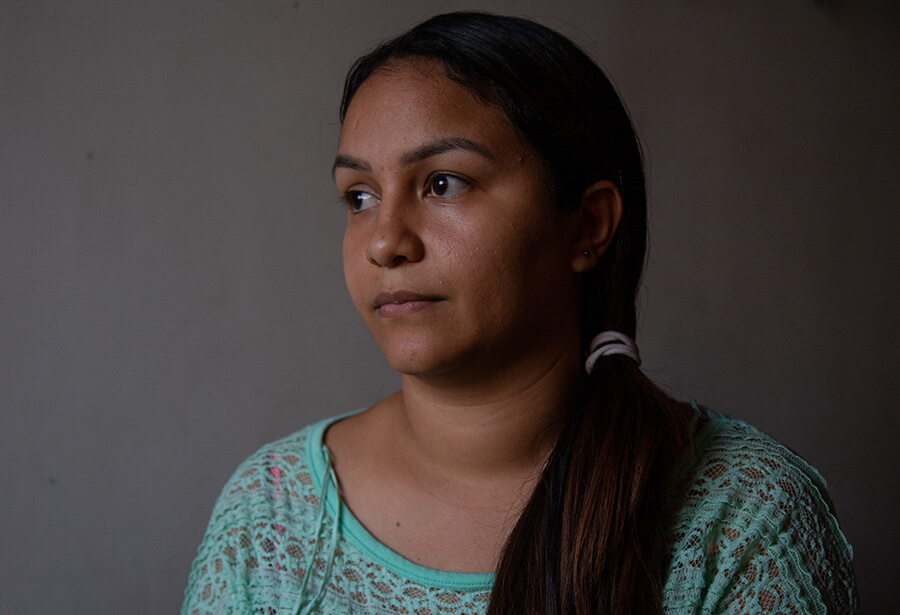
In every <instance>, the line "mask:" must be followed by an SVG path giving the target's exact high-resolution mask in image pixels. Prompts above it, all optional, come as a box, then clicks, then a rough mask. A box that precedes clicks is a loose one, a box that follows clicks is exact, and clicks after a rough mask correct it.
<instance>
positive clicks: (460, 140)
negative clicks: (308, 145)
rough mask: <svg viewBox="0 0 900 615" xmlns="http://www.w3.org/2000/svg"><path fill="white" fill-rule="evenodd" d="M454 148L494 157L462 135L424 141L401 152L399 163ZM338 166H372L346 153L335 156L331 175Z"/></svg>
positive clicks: (413, 160)
mask: <svg viewBox="0 0 900 615" xmlns="http://www.w3.org/2000/svg"><path fill="white" fill-rule="evenodd" d="M454 150H463V151H467V152H474V153H476V154H478V155H480V156H483V157H485V158H487V159H488V160H494V159H495V158H494V155H493V154H492V153H491V151H490V150H489V149H488V148H486V147H485V146H483V145H481V144H479V143H476V142H475V141H471V140H469V139H466V138H464V137H447V138H445V139H439V140H437V141H435V142H434V143H426V144H425V145H423V146H421V147H417V148H416V149H414V150H412V151H411V152H407V153H406V154H403V156H402V157H401V158H400V164H401V165H403V166H405V167H406V166H409V165H411V164H415V163H417V162H421V161H422V160H425V159H427V158H431V157H432V156H437V155H439V154H443V153H445V152H451V151H454ZM339 168H341V169H351V170H354V171H368V172H371V171H372V167H371V165H369V163H368V162H364V161H362V160H360V159H358V158H354V157H353V156H348V155H346V154H338V155H337V156H336V157H335V159H334V165H333V166H332V167H331V174H332V176H333V175H334V172H335V171H336V170H337V169H339Z"/></svg>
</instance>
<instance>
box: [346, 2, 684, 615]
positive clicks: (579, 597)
mask: <svg viewBox="0 0 900 615" xmlns="http://www.w3.org/2000/svg"><path fill="white" fill-rule="evenodd" d="M412 58H426V59H433V60H436V61H438V62H440V63H442V64H443V66H444V68H445V70H446V72H447V75H448V77H449V78H451V79H453V80H454V81H457V82H458V83H460V84H462V85H464V86H465V87H467V88H469V89H470V90H471V91H472V92H474V93H475V94H476V95H477V96H479V97H480V98H481V99H482V100H484V101H485V102H487V103H488V104H492V105H496V106H498V107H499V108H501V109H502V110H503V111H504V113H505V114H506V116H507V117H508V118H509V120H510V121H511V122H512V124H513V126H514V127H515V128H516V130H517V131H518V132H519V134H520V135H521V137H522V138H523V140H524V141H525V142H526V143H528V145H529V146H530V147H531V148H532V149H533V150H534V152H535V153H536V154H537V155H538V156H539V158H540V159H541V160H542V161H543V163H544V165H545V167H546V169H547V172H548V178H549V182H550V188H551V191H552V193H553V194H554V195H555V197H556V199H557V201H558V203H559V205H560V206H561V207H564V208H570V207H577V206H578V203H579V200H580V195H581V193H582V192H583V191H584V190H585V188H587V187H588V186H590V185H591V184H592V183H594V182H596V181H599V180H604V179H606V180H610V181H613V182H614V183H615V184H616V185H617V186H618V188H619V190H620V191H621V193H622V197H623V201H624V211H623V216H622V219H621V222H620V224H619V227H618V229H617V231H616V233H615V235H614V237H613V240H612V243H611V244H610V246H609V248H608V249H607V251H606V252H605V253H604V255H603V256H602V258H601V259H600V261H599V262H598V264H597V266H596V267H594V268H593V269H592V270H591V271H589V272H587V273H585V274H583V279H582V306H581V315H582V316H581V337H582V347H583V349H584V350H585V351H586V350H587V346H588V344H589V343H590V340H591V338H592V337H593V336H595V335H596V334H597V333H599V332H601V331H605V330H615V331H620V332H622V333H624V334H626V335H629V336H631V337H634V335H635V329H636V321H637V318H636V307H635V303H636V298H637V292H638V287H639V285H640V279H641V274H642V271H643V263H644V253H645V250H646V241H647V202H646V189H645V185H644V172H643V164H642V160H641V152H640V146H639V144H638V140H637V137H636V135H635V132H634V129H633V127H632V124H631V121H630V119H629V117H628V113H627V112H626V110H625V107H624V105H623V104H622V101H621V100H620V98H619V96H618V94H617V93H616V91H615V88H614V87H613V85H612V84H611V83H610V81H609V79H608V78H607V77H606V75H605V74H604V73H603V71H602V70H601V69H600V68H599V67H598V66H597V65H596V64H595V63H594V62H593V60H591V59H590V58H589V57H588V56H587V55H586V54H585V53H584V52H583V51H581V49H579V48H578V47H577V46H576V45H575V44H573V43H572V42H571V41H570V40H568V39H567V38H565V37H564V36H562V35H561V34H559V33H557V32H555V31H553V30H550V29H549V28H546V27H544V26H541V25H539V24H537V23H535V22H532V21H528V20H525V19H519V18H514V17H501V16H496V15H489V14H484V13H451V14H446V15H439V16H437V17H433V18H431V19H429V20H428V21H425V22H424V23H422V24H420V25H418V26H416V27H414V28H413V29H411V30H410V31H408V32H406V33H405V34H402V35H400V36H398V37H397V38H395V39H393V40H391V41H388V42H386V43H384V44H382V45H381V46H380V47H378V48H377V49H375V50H374V51H373V52H371V53H370V54H368V55H366V56H363V57H362V58H360V59H359V60H357V62H356V63H355V64H354V65H353V67H352V68H351V70H350V73H349V74H348V76H347V80H346V82H345V85H344V96H343V100H342V102H341V120H342V121H343V119H344V117H345V115H346V112H347V107H348V106H349V105H350V102H351V100H352V99H353V96H354V94H355V93H356V91H357V90H358V88H359V87H360V85H362V83H363V82H364V81H365V80H366V79H368V78H369V77H370V76H371V75H372V73H373V72H375V71H376V70H378V69H379V68H381V67H383V66H385V64H387V63H390V62H397V61H402V60H404V59H412ZM689 422H690V412H689V410H687V409H685V408H684V407H683V406H682V405H681V404H678V403H677V402H675V401H674V400H673V399H671V398H670V397H669V396H667V395H666V394H665V393H664V392H663V391H661V390H660V389H659V388H658V387H657V386H656V385H654V384H653V383H652V382H651V381H650V380H649V379H648V378H647V377H646V376H644V374H643V372H641V370H640V369H639V368H638V366H637V365H636V364H635V363H634V361H632V360H631V359H629V358H626V357H624V356H621V355H615V356H610V357H604V358H602V359H601V360H600V361H598V363H597V365H596V366H595V368H594V370H593V372H592V373H591V375H590V376H589V377H587V378H586V379H585V383H584V387H583V391H582V394H581V396H580V400H579V402H578V404H577V405H576V407H574V408H573V409H572V412H571V416H570V418H569V420H568V423H567V425H566V427H565V428H564V430H563V432H562V435H561V436H560V438H559V440H558V442H557V444H556V447H555V449H554V450H553V452H552V454H551V455H550V458H549V459H548V461H547V463H546V465H545V467H544V470H543V474H542V476H541V480H540V482H539V483H538V485H537V487H536V488H535V491H534V493H533V495H532V497H531V499H530V501H529V502H528V504H527V505H526V507H525V509H524V511H523V512H522V515H521V517H520V518H519V520H518V523H517V524H516V526H515V528H514V529H513V531H512V533H511V535H510V537H509V539H508V542H507V544H506V546H505V549H504V552H503V555H502V557H501V561H500V564H499V566H498V570H497V574H496V580H495V583H494V588H493V592H492V594H491V602H490V606H489V607H488V613H489V614H497V615H498V614H504V615H512V614H516V615H518V614H530V615H569V614H574V613H578V614H600V613H622V614H626V613H627V614H629V615H630V614H633V613H647V614H650V613H653V614H658V613H661V610H662V604H661V592H662V582H663V575H664V574H665V569H666V566H667V562H668V549H667V544H666V540H665V523H666V519H665V518H664V514H663V510H664V503H663V501H662V493H661V489H662V480H663V477H664V472H665V469H666V466H667V465H668V464H669V463H670V462H671V461H672V460H673V458H674V457H675V456H676V455H677V454H678V452H679V451H680V450H681V449H682V448H683V447H684V445H685V443H686V441H687V438H688V426H689Z"/></svg>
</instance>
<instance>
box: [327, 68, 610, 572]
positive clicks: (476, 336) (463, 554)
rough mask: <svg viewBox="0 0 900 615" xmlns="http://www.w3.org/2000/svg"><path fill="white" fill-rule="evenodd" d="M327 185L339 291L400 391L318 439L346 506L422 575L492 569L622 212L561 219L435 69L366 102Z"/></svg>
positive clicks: (566, 398) (556, 416) (470, 103)
mask: <svg viewBox="0 0 900 615" xmlns="http://www.w3.org/2000/svg"><path fill="white" fill-rule="evenodd" d="M334 171H335V172H334V176H335V182H336V184H337V188H338V190H339V192H340V193H341V194H342V195H343V196H344V198H345V200H346V201H347V204H348V213H347V228H346V232H345V236H344V245H343V256H344V273H345V277H346V281H347V287H348V289H349V291H350V295H351V298H352V300H353V302H354V305H355V306H356V308H357V310H358V312H359V313H360V316H361V317H362V319H363V321H364V322H365V323H366V325H367V327H368V328H369V331H370V332H371V333H372V335H373V337H374V338H375V341H376V342H377V343H378V345H379V347H380V348H381V350H382V352H383V353H384V355H385V357H386V358H387V360H388V362H389V363H390V364H391V366H392V367H393V368H394V369H396V370H397V371H398V372H400V373H401V374H402V383H403V384H402V390H401V391H400V392H399V393H397V394H395V395H393V396H391V397H389V398H387V399H386V400H384V401H382V402H380V403H379V404H376V405H375V406H373V407H372V408H371V409H369V410H368V411H367V412H364V413H362V414H359V415H356V416H354V417H352V418H350V419H346V420H344V421H341V422H339V423H337V424H336V425H334V426H333V427H332V428H331V429H330V430H329V431H328V433H327V434H326V444H327V445H328V447H329V448H330V449H331V452H332V455H333V458H334V463H335V470H336V472H337V475H338V477H339V480H340V483H341V489H342V496H343V498H344V500H345V502H346V504H347V505H348V507H349V508H350V510H351V511H352V512H353V513H354V515H355V516H356V517H357V518H358V519H359V520H360V522H361V523H362V524H363V525H364V526H365V527H366V528H367V529H368V530H369V531H370V532H371V533H372V534H373V535H374V536H375V537H376V538H377V539H378V540H380V541H381V542H382V543H384V544H385V545H387V546H388V547H390V548H391V549H393V550H394V551H396V552H398V553H400V554H401V555H403V556H405V557H407V558H408V559H410V560H412V561H415V562H417V563H420V564H422V565H425V566H428V567H431V568H438V569H442V570H453V571H462V572H486V571H490V570H493V569H494V567H495V565H496V559H497V556H498V554H499V552H500V550H501V548H502V545H503V542H504V541H505V539H506V537H507V535H508V532H509V530H510V529H511V528H512V525H513V524H514V522H515V519H516V518H517V517H518V515H519V512H520V511H521V508H522V506H523V505H524V504H525V502H526V500H527V498H528V496H529V495H530V493H531V491H532V489H533V486H534V481H535V480H536V478H537V476H538V475H539V472H540V468H541V466H542V464H543V462H544V460H545V459H546V456H547V455H548V454H549V451H550V449H551V448H552V446H553V443H554V441H555V439H556V436H557V434H558V426H559V425H560V422H561V419H562V418H563V417H564V415H565V412H566V409H567V408H568V407H569V406H570V404H571V402H572V396H573V395H574V394H575V393H574V392H575V391H576V390H577V388H578V384H579V381H580V378H581V373H582V372H581V370H582V369H583V368H582V366H581V350H580V346H579V324H578V299H579V276H578V274H579V273H580V272H582V271H585V270H587V269H589V268H590V267H591V266H593V265H594V264H595V263H596V260H597V258H599V256H600V255H601V254H602V252H603V249H604V248H605V247H606V245H607V244H608V242H609V240H610V238H611V236H612V233H613V231H614V230H615V226H616V224H617V222H618V219H619V216H620V215H621V197H620V196H619V194H618V191H617V190H616V189H615V187H614V186H612V185H611V184H608V182H598V183H597V184H595V185H594V186H591V187H590V188H589V189H588V190H586V191H585V193H584V198H583V202H582V206H581V207H580V208H576V209H574V210H572V211H568V212H564V211H562V210H561V209H560V208H559V207H557V206H556V205H555V203H554V201H553V199H552V197H551V195H549V194H548V191H547V187H546V182H545V176H544V170H543V166H542V164H541V162H540V161H539V160H538V159H537V158H536V157H535V155H534V154H533V153H532V152H531V150H530V149H529V148H528V147H527V146H526V145H525V144H523V142H522V141H521V140H520V139H519V137H518V134H517V132H516V131H515V129H514V128H513V126H512V125H511V124H510V122H509V121H508V119H507V118H506V116H505V115H504V114H503V113H502V112H501V111H499V110H498V109H496V108H494V107H491V106H489V105H487V104H485V103H483V102H481V101H479V100H478V99H476V98H475V97H474V96H473V95H472V94H471V93H470V92H469V91H468V90H467V89H465V88H464V87H462V86H460V85H458V84H456V83H455V82H453V81H451V80H449V79H448V78H447V77H446V76H445V73H444V70H443V68H442V67H441V66H439V65H436V64H434V63H431V62H426V61H415V62H405V63H403V64H397V65H392V66H389V67H387V68H385V69H381V70H379V71H377V72H376V73H375V74H374V75H373V76H372V77H370V78H369V79H368V80H367V81H366V82H365V83H364V84H363V85H362V86H361V87H360V89H359V91H358V92H357V94H356V96H355V98H354V99H353V101H352V103H351V104H350V107H349V109H348V113H347V116H346V119H345V122H344V126H343V130H342V133H341V140H340V144H339V146H338V155H337V158H336V162H335V169H334Z"/></svg>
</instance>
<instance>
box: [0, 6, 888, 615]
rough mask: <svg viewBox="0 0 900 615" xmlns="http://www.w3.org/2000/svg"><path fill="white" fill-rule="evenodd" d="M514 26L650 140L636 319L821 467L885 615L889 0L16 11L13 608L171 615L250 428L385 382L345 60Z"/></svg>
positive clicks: (348, 400)
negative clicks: (396, 41)
mask: <svg viewBox="0 0 900 615" xmlns="http://www.w3.org/2000/svg"><path fill="white" fill-rule="evenodd" d="M458 8H481V9H487V10H492V11H497V12H503V13H512V14H518V15H525V16H530V17H533V18H536V19H538V20H539V21H541V22H543V23H545V24H547V25H549V26H551V27H554V28H556V29H559V30H561V31H562V32H563V33H565V34H567V35H569V36H570V37H572V38H574V39H575V40H576V41H577V42H578V43H579V44H581V45H582V46H584V47H585V48H586V49H587V50H588V51H589V52H590V53H591V54H592V55H593V56H594V57H595V58H597V59H598V61H599V62H600V63H601V65H603V66H604V67H605V68H606V69H607V70H608V72H609V73H610V74H611V75H612V77H613V79H614V81H615V82H616V84H617V86H618V87H619V89H620V91H621V93H622V94H623V96H624V98H625V100H626V102H627V104H628V105H629V107H630V109H631V111H632V114H633V116H634V119H635V122H636V124H637V126H638V128H639V130H640V133H641V135H642V139H643V142H644V145H645V149H646V154H647V164H648V170H649V181H650V195H651V207H652V247H651V253H650V261H649V266H648V271H647V277H646V285H645V291H644V294H643V299H642V319H641V328H640V334H639V341H640V343H641V346H642V350H643V353H644V356H645V368H646V370H647V372H648V373H649V374H650V375H651V376H652V377H654V378H655V379H657V380H658V381H659V382H661V383H662V384H664V385H665V386H667V387H669V389H670V390H672V391H674V392H675V394H677V395H678V396H680V397H684V398H690V397H693V398H696V399H697V400H699V401H700V402H702V403H705V404H707V405H710V406H712V407H714V408H717V409H719V410H722V411H725V412H727V413H730V414H732V415H734V416H737V417H740V418H742V419H745V420H747V421H749V422H751V423H753V424H755V425H757V426H758V427H760V428H762V429H763V430H765V431H767V432H769V433H770V434H772V435H773V436H775V437H776V438H778V439H779V440H781V441H783V442H785V443H787V444H788V445H790V446H791V447H792V448H794V449H795V450H796V451H798V452H799V453H800V454H802V455H803V456H804V457H805V458H806V459H807V460H809V461H810V462H811V463H812V464H813V465H814V466H816V467H817V468H818V469H819V470H820V471H821V472H822V474H823V475H824V476H825V477H826V478H827V480H828V483H829V486H830V490H831V494H832V496H833V498H834V501H835V503H836V506H837V511H838V514H839V517H840V519H841V523H842V526H843V528H844V531H845V533H846V535H847V536H848V538H849V540H850V541H851V542H852V544H853V546H854V549H855V568H856V572H857V576H858V580H859V587H860V591H861V597H862V603H863V606H864V609H865V610H866V611H867V612H869V613H884V612H890V611H893V610H894V607H895V606H896V605H895V602H896V600H894V596H895V595H896V587H895V576H896V562H895V560H896V554H897V552H898V550H900V544H898V531H897V520H898V519H900V503H898V495H897V492H898V489H897V488H898V484H900V481H898V478H900V476H898V454H897V446H896V444H895V442H896V439H897V428H898V420H897V410H898V404H897V399H898V393H900V387H898V382H900V373H898V359H897V356H898V353H897V350H896V343H897V337H898V336H897V333H898V325H897V307H896V305H897V300H898V291H900V276H898V262H900V249H898V240H897V237H898V236H900V213H898V205H900V203H898V198H897V194H898V188H900V186H898V177H900V174H898V172H897V166H898V163H900V114H898V109H900V86H898V83H900V80H898V65H897V63H898V58H900V43H898V40H900V37H898V32H900V27H898V26H900V4H898V3H895V2H893V0H882V1H876V0H858V1H851V0H847V1H835V2H829V1H827V0H826V1H825V2H823V3H822V2H814V1H813V0H777V1H768V2H760V1H748V0H667V1H664V0H659V1H654V2H651V1H649V0H614V1H613V0H610V1H604V0H591V1H584V2H579V1H576V0H557V1H556V2H554V3H552V6H551V3H545V2H538V1H532V2H529V1H522V2H513V1H507V2H503V1H495V2H482V3H477V4H473V3H466V2H455V1H454V2H450V1H437V0H397V1H386V2H363V1H359V2H309V1H306V2H290V1H282V0H252V1H251V0H217V1H212V0H193V1H191V2H183V1H181V0H179V1H175V0H154V1H152V2H150V1H132V2H120V1H117V0H108V1H103V0H89V1H57V2H48V1H38V0H2V1H0V412H2V415H0V466H2V471H0V498H2V503H0V544H2V554H0V612H2V613H17V614H27V613H85V614H87V613H101V612H103V613H135V614H143V613H147V614H151V613H153V614H156V613H172V612H175V611H177V610H178V608H179V606H180V602H181V599H182V592H183V588H184V585H185V583H186V580H187V575H188V571H189V568H190V564H191V560H192V558H193V556H194V554H195V552H196V547H197V545H198V544H199V542H200V539H201V536H202V533H203V530H204V527H205V525H206V522H207V519H208V515H209V512H210V510H211V507H212V504H213V502H214V500H215V497H216V495H217V493H218V491H219V489H220V488H221V486H222V484H223V483H224V482H225V481H226V480H227V478H228V476H229V475H230V473H231V472H232V470H233V469H234V467H235V466H236V465H237V464H238V463H239V461H240V460H241V459H243V458H244V457H245V456H247V455H248V454H249V453H251V452H252V451H253V450H254V449H255V448H257V447H258V446H259V445H261V444H262V443H264V442H266V441H268V440H272V439H275V438H277V437H280V436H282V435H286V434H288V433H290V432H292V431H294V430H296V429H299V428H301V427H303V426H304V425H306V424H308V423H309V422H312V421H315V420H317V419H319V418H321V417H324V416H327V415H333V414H337V413H343V412H346V411H348V410H350V409H353V408H357V407H360V406H364V405H367V404H370V403H372V402H374V401H376V400H377V399H379V398H380V397H381V396H383V395H384V394H386V393H388V392H389V391H391V390H393V389H394V388H395V387H396V386H397V384H398V378H397V377H396V376H395V375H394V374H392V373H391V371H390V370H389V368H388V367H387V366H386V364H385V363H384V361H383V360H382V358H381V357H380V354H379V353H378V350H377V348H375V346H374V344H373V343H372V342H371V341H370V340H369V338H368V334H367V333H366V331H365V330H364V328H363V326H362V325H361V324H360V322H359V321H358V318H357V317H356V315H355V313H354V311H353V308H352V306H351V305H350V301H349V299H348V298H347V296H346V290H345V288H344V285H343V278H342V267H341V259H340V239H341V232H342V227H343V222H344V214H343V210H342V208H341V206H340V205H339V203H338V199H337V194H336V192H335V190H334V187H333V185H332V183H331V179H330V174H329V169H330V164H331V160H332V157H333V155H334V148H335V145H336V142H337V136H338V130H339V127H338V124H337V104H338V99H339V94H340V89H341V83H342V80H343V75H344V73H345V71H346V68H347V67H348V66H349V64H350V63H351V61H352V60H353V59H354V58H355V57H356V56H357V55H359V54H360V53H362V52H364V51H366V50H367V49H370V48H371V47H372V46H373V44H375V43H376V42H377V41H379V40H381V39H383V38H385V37H387V36H390V35H392V34H395V33H397V32H399V31H400V30H401V29H404V28H406V27H408V26H410V25H412V24H414V23H416V22H418V21H420V20H421V19H423V18H425V17H427V16H429V15H431V14H433V13H436V12H441V11H446V10H452V9H458Z"/></svg>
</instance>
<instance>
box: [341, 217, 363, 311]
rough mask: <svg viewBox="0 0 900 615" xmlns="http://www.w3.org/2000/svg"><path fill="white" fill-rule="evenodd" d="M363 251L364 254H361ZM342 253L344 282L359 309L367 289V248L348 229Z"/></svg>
mask: <svg viewBox="0 0 900 615" xmlns="http://www.w3.org/2000/svg"><path fill="white" fill-rule="evenodd" d="M361 249H362V250H363V252H360V250H361ZM341 251H342V254H343V260H344V282H345V283H346V284H347V290H348V291H350V298H351V299H352V300H353V303H354V305H356V306H357V309H358V308H359V301H361V300H362V294H363V289H364V287H365V266H364V265H365V246H360V244H359V237H358V236H357V234H355V233H353V232H352V231H350V230H349V229H348V230H346V231H345V232H344V241H343V244H342V249H341Z"/></svg>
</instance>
